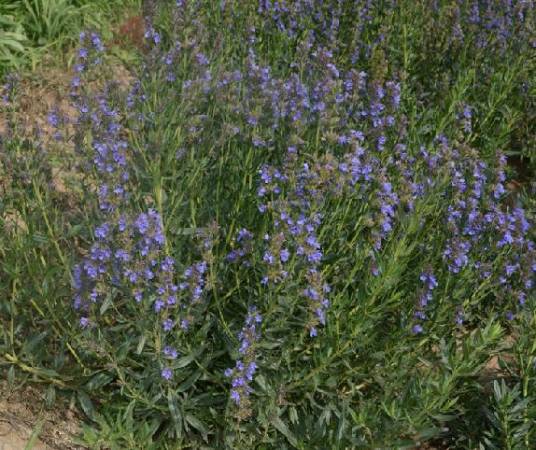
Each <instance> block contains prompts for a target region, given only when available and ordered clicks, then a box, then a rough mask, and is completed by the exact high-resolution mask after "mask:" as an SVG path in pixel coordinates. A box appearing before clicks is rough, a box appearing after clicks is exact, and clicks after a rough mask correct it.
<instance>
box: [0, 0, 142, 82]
mask: <svg viewBox="0 0 536 450" xmlns="http://www.w3.org/2000/svg"><path fill="white" fill-rule="evenodd" d="M137 7H139V1H138V0H111V1H104V0H4V1H3V2H2V4H0V75H2V74H4V73H6V72H8V71H9V70H14V69H16V68H20V67H24V66H25V65H28V64H29V63H31V64H32V66H35V64H36V63H37V61H38V60H39V59H40V57H41V56H42V55H43V54H44V53H45V52H46V51H50V50H51V49H56V50H60V51H63V50H65V48H66V47H68V46H70V45H73V44H75V43H76V39H77V38H78V34H79V33H80V31H81V30H83V29H86V28H91V29H95V30H99V31H102V32H104V33H106V35H107V37H109V36H110V35H111V30H110V25H111V23H112V22H114V21H115V20H118V19H121V14H125V12H126V11H127V8H131V9H134V8H137Z"/></svg>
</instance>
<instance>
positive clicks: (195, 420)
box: [185, 414, 208, 436]
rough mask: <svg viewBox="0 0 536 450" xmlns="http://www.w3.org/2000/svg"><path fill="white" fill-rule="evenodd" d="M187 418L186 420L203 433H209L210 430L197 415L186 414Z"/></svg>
mask: <svg viewBox="0 0 536 450" xmlns="http://www.w3.org/2000/svg"><path fill="white" fill-rule="evenodd" d="M185 419H186V422H188V423H189V424H190V425H191V426H192V427H194V428H195V429H196V430H197V431H200V432H201V434H203V435H204V436H206V435H207V434H208V430H207V428H206V426H205V425H204V424H203V422H201V421H200V420H199V419H198V418H197V417H195V416H192V415H191V414H186V417H185Z"/></svg>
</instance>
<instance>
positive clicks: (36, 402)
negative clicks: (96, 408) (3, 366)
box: [0, 382, 85, 450]
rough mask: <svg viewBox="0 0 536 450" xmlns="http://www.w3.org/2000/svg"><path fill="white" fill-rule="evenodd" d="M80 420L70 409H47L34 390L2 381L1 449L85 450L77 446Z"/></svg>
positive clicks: (0, 389) (0, 391)
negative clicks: (12, 385) (13, 387)
mask: <svg viewBox="0 0 536 450" xmlns="http://www.w3.org/2000/svg"><path fill="white" fill-rule="evenodd" d="M80 421H81V418H80V416H79V414H78V413H77V412H76V410H74V409H73V408H70V407H68V406H65V407H61V406H60V407H58V405H55V406H54V408H53V409H47V408H46V407H45V402H44V398H43V394H42V393H41V392H40V391H39V390H38V389H36V388H34V387H31V386H24V387H18V388H16V389H12V388H10V387H9V385H8V383H6V382H0V450H24V449H26V448H32V449H33V450H79V449H84V448H85V447H82V446H80V445H78V444H75V443H74V438H75V436H76V435H77V434H79V432H80ZM30 441H32V442H30ZM29 443H30V446H28V447H27V445H28V444H29ZM32 443H33V446H31V444H32Z"/></svg>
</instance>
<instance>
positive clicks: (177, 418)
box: [167, 389, 182, 439]
mask: <svg viewBox="0 0 536 450" xmlns="http://www.w3.org/2000/svg"><path fill="white" fill-rule="evenodd" d="M167 400H168V409H169V413H170V414H171V418H172V419H173V426H174V428H175V434H176V437H177V438H178V439H180V438H181V437H182V414H181V411H180V408H179V405H178V403H177V395H176V394H175V393H174V392H173V391H172V390H171V389H170V390H169V391H168V395H167Z"/></svg>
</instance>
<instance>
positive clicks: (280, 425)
mask: <svg viewBox="0 0 536 450" xmlns="http://www.w3.org/2000/svg"><path fill="white" fill-rule="evenodd" d="M272 425H273V426H274V427H275V428H276V429H277V431H279V432H280V433H281V434H282V435H283V436H285V437H286V438H287V439H288V441H289V442H290V445H292V446H293V447H295V448H297V447H298V440H297V439H296V437H295V436H294V435H293V434H292V432H291V431H290V430H289V429H288V427H287V425H286V424H285V423H284V422H283V421H282V420H281V418H280V417H275V418H273V419H272Z"/></svg>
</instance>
